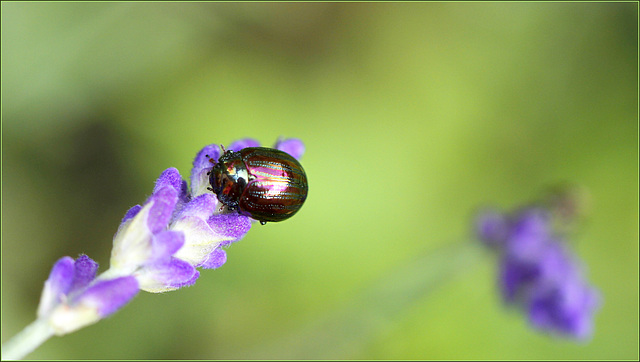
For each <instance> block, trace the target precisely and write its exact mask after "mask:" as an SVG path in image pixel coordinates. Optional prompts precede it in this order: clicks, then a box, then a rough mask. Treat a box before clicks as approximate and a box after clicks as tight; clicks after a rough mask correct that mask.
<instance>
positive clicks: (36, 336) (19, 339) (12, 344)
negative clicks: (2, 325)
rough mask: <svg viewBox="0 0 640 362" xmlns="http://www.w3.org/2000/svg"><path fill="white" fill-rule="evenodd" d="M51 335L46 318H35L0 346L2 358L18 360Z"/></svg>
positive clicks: (50, 328)
mask: <svg viewBox="0 0 640 362" xmlns="http://www.w3.org/2000/svg"><path fill="white" fill-rule="evenodd" d="M51 336H53V328H52V327H51V326H50V325H49V323H48V321H47V320H46V319H37V320H36V321H35V322H33V323H31V324H29V325H28V326H27V327H25V329H23V330H22V331H21V332H20V333H18V334H17V335H15V336H14V337H13V338H11V339H10V340H9V341H8V342H7V343H5V344H4V345H3V346H2V360H19V359H22V358H24V357H25V356H26V355H28V354H29V353H31V352H33V351H34V350H35V349H36V348H38V347H39V346H40V345H41V344H43V343H44V342H45V341H46V340H47V339H49V338H51Z"/></svg>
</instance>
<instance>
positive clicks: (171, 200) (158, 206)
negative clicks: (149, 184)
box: [147, 186, 178, 234]
mask: <svg viewBox="0 0 640 362" xmlns="http://www.w3.org/2000/svg"><path fill="white" fill-rule="evenodd" d="M151 201H153V205H152V206H151V209H150V210H149V218H148V220H147V225H148V226H149V229H150V231H151V233H153V234H155V233H157V232H159V231H161V230H163V229H165V228H166V227H167V225H168V224H169V221H170V220H171V215H172V214H173V210H174V208H175V206H176V203H177V202H178V191H177V190H176V189H175V188H173V187H169V186H165V187H163V188H161V189H159V190H156V191H154V193H153V195H151V197H149V200H148V201H147V202H151Z"/></svg>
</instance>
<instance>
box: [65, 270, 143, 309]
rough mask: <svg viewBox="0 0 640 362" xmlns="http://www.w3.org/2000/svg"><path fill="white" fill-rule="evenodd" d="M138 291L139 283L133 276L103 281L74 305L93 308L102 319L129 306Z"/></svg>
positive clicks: (82, 295) (87, 291)
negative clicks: (126, 305)
mask: <svg viewBox="0 0 640 362" xmlns="http://www.w3.org/2000/svg"><path fill="white" fill-rule="evenodd" d="M138 291H139V288H138V281H137V280H136V278H134V277H132V276H127V277H122V278H116V279H111V280H103V281H99V282H97V283H96V284H94V285H92V286H91V287H89V289H87V290H86V291H85V292H84V293H82V294H81V295H80V296H78V298H76V300H75V301H74V304H82V305H85V306H90V307H93V308H95V309H96V310H97V311H98V314H99V315H100V316H101V317H106V316H108V315H110V314H112V313H114V312H115V311H117V310H118V309H120V308H122V307H123V306H124V305H125V304H127V303H128V302H129V301H130V300H131V299H133V297H135V296H136V294H138Z"/></svg>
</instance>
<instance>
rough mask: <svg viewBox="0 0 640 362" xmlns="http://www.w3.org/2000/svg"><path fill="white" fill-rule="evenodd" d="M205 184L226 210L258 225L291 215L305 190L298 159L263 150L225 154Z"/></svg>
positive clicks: (267, 149) (305, 184) (305, 192)
mask: <svg viewBox="0 0 640 362" xmlns="http://www.w3.org/2000/svg"><path fill="white" fill-rule="evenodd" d="M210 161H211V162H214V161H213V160H210ZM209 183H210V184H211V189H210V190H211V191H213V193H215V194H216V196H217V197H218V200H219V201H220V202H222V203H223V204H224V205H226V206H227V207H228V208H229V209H230V210H235V209H237V210H238V212H239V213H240V214H241V215H245V216H249V217H251V218H253V219H256V220H258V221H260V223H261V224H266V223H267V222H277V221H282V220H286V219H288V218H290V217H291V216H293V215H294V214H295V213H296V212H298V210H300V207H302V204H303V203H304V201H305V200H306V198H307V191H308V189H309V186H308V184H307V175H306V174H305V172H304V169H303V168H302V166H301V165H300V163H299V162H298V160H296V159H295V158H293V157H291V156H290V155H289V154H288V153H286V152H282V151H280V150H276V149H273V148H265V147H247V148H243V149H241V150H240V151H238V152H234V151H231V150H228V151H225V152H224V154H223V155H222V156H220V159H219V160H218V162H217V163H216V164H215V165H214V166H213V169H212V170H211V172H210V173H209Z"/></svg>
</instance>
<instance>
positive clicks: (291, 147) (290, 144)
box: [275, 138, 305, 160]
mask: <svg viewBox="0 0 640 362" xmlns="http://www.w3.org/2000/svg"><path fill="white" fill-rule="evenodd" d="M275 148H276V149H279V150H280V151H284V152H286V153H288V154H290V155H291V156H293V157H294V158H295V159H298V160H299V159H300V158H301V157H302V155H304V151H305V147H304V143H302V141H301V140H299V139H297V138H287V139H280V140H278V142H276V144H275Z"/></svg>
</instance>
